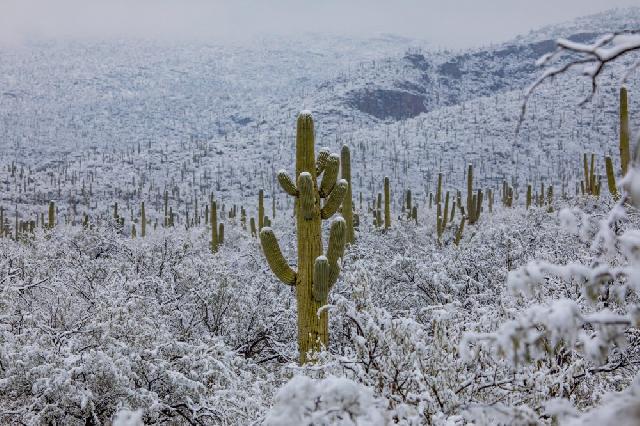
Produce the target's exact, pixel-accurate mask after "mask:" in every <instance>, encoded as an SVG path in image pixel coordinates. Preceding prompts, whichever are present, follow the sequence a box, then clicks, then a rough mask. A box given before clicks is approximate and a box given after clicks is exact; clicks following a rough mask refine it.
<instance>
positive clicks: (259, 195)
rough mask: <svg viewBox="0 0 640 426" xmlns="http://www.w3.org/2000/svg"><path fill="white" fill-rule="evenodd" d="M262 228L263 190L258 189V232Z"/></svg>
mask: <svg viewBox="0 0 640 426" xmlns="http://www.w3.org/2000/svg"><path fill="white" fill-rule="evenodd" d="M262 228H264V191H263V190H262V189H261V190H260V191H258V232H260V231H261V230H262Z"/></svg>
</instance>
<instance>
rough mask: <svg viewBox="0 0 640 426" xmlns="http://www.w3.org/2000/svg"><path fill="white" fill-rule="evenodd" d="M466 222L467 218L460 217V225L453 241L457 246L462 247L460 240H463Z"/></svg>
mask: <svg viewBox="0 0 640 426" xmlns="http://www.w3.org/2000/svg"><path fill="white" fill-rule="evenodd" d="M466 220H467V218H466V217H465V216H461V217H460V225H459V226H458V229H457V231H456V236H455V239H454V240H453V243H454V244H455V245H460V240H462V233H463V232H464V223H465V221H466Z"/></svg>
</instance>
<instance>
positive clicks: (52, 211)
mask: <svg viewBox="0 0 640 426" xmlns="http://www.w3.org/2000/svg"><path fill="white" fill-rule="evenodd" d="M54 226H56V204H55V203H54V202H53V201H49V223H48V225H47V227H48V228H49V229H53V227H54Z"/></svg>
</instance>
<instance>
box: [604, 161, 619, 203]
mask: <svg viewBox="0 0 640 426" xmlns="http://www.w3.org/2000/svg"><path fill="white" fill-rule="evenodd" d="M604 163H605V167H606V169H607V186H608V187H609V193H610V194H611V197H613V199H614V200H617V199H618V189H617V188H616V177H615V174H614V173H613V161H611V157H609V156H606V157H605V158H604Z"/></svg>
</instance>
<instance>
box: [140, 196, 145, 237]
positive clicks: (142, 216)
mask: <svg viewBox="0 0 640 426" xmlns="http://www.w3.org/2000/svg"><path fill="white" fill-rule="evenodd" d="M140 236H141V237H142V238H144V237H146V236H147V215H146V213H145V211H144V201H143V202H142V206H141V207H140Z"/></svg>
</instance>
